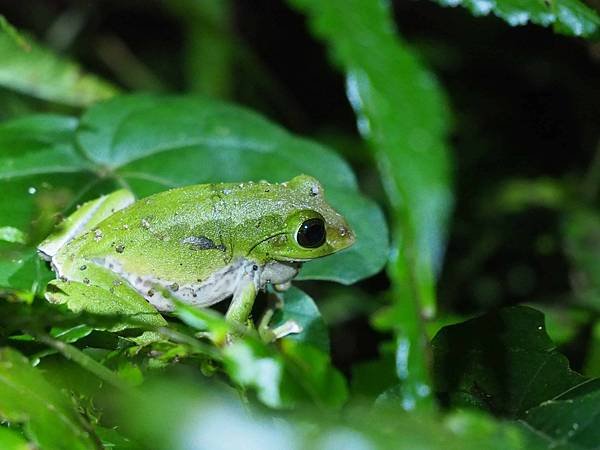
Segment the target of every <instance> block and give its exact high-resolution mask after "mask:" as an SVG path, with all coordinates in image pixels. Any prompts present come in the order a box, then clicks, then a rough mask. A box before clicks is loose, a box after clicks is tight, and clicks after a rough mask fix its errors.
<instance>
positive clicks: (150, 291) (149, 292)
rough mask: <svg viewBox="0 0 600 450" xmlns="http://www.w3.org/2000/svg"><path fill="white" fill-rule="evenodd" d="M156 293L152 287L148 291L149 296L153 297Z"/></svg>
mask: <svg viewBox="0 0 600 450" xmlns="http://www.w3.org/2000/svg"><path fill="white" fill-rule="evenodd" d="M153 295H154V289H150V290H149V291H148V297H152V296H153Z"/></svg>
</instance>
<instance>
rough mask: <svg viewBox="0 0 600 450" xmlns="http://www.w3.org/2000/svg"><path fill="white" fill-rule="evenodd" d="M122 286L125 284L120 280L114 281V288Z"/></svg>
mask: <svg viewBox="0 0 600 450" xmlns="http://www.w3.org/2000/svg"><path fill="white" fill-rule="evenodd" d="M122 284H123V282H122V281H120V280H114V281H113V286H121V285H122Z"/></svg>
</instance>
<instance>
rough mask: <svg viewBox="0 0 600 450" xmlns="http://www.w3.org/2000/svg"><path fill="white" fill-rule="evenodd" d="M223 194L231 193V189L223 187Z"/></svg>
mask: <svg viewBox="0 0 600 450" xmlns="http://www.w3.org/2000/svg"><path fill="white" fill-rule="evenodd" d="M223 194H225V195H229V194H231V189H223Z"/></svg>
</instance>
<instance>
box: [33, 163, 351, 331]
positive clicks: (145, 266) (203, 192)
mask: <svg viewBox="0 0 600 450" xmlns="http://www.w3.org/2000/svg"><path fill="white" fill-rule="evenodd" d="M354 242H355V234H354V232H353V231H352V229H351V227H350V226H349V224H348V222H347V221H346V219H345V218H344V217H343V216H342V215H341V214H340V213H338V212H337V211H336V210H335V209H333V207H332V206H331V205H330V204H329V203H328V202H327V201H326V199H325V193H324V190H323V187H322V185H321V184H320V183H319V181H318V180H317V179H315V178H313V177H311V176H309V175H298V176H296V177H294V178H292V179H291V180H289V181H287V182H281V183H271V182H267V181H264V180H263V181H257V182H252V181H250V182H242V183H211V184H196V185H191V186H184V187H177V188H173V189H170V190H167V191H163V192H159V193H156V194H153V195H150V196H148V197H145V198H141V199H139V200H136V198H135V197H134V195H133V193H132V192H131V191H130V190H128V189H119V190H117V191H114V192H112V193H110V194H107V195H103V196H101V197H99V198H96V199H94V200H91V201H88V202H86V203H84V204H82V205H81V206H80V207H79V208H78V209H76V210H75V211H74V212H73V213H72V214H71V215H70V216H68V217H67V218H66V219H64V220H63V221H62V222H61V223H60V224H59V225H57V227H56V228H55V230H54V231H53V232H52V233H51V234H50V235H49V236H48V237H47V238H46V239H45V240H44V241H43V242H42V243H41V244H40V245H39V246H38V253H39V255H40V256H41V257H42V258H43V259H44V260H46V261H49V263H50V266H51V268H52V270H53V271H54V272H55V275H56V278H57V280H56V283H62V285H63V288H64V286H68V285H73V284H75V285H76V286H77V288H78V289H79V291H80V292H85V288H86V287H87V289H92V288H93V289H95V290H96V295H97V294H98V292H99V293H100V295H101V296H102V298H103V299H104V300H103V301H106V302H111V301H113V302H121V303H122V302H123V301H125V302H129V303H132V302H135V301H138V300H139V299H140V298H143V299H144V300H145V301H146V302H148V303H149V304H150V305H152V307H154V308H155V310H156V311H158V312H160V313H167V314H168V313H172V312H173V310H174V309H175V308H176V305H177V303H178V302H182V303H184V304H187V305H191V306H193V307H198V308H206V307H210V306H212V305H215V304H217V303H219V302H222V301H224V300H226V299H229V298H230V299H231V301H230V304H229V306H228V308H227V311H226V313H225V319H226V320H227V321H228V322H230V323H234V324H238V325H242V326H248V323H249V322H250V319H249V317H250V315H251V311H252V308H253V305H254V302H255V298H256V296H257V295H258V293H259V292H260V291H261V290H264V289H265V288H267V287H268V286H269V285H272V286H273V288H275V289H277V290H285V289H286V288H287V287H289V285H290V283H291V281H292V279H293V278H294V277H296V275H297V274H298V272H299V270H300V268H301V266H302V264H303V263H305V262H307V261H311V260H314V259H316V258H321V257H325V256H328V255H331V254H334V253H336V252H338V251H342V250H344V249H347V248H348V247H350V246H351V245H353V244H354ZM72 287H73V286H71V290H72V291H73V289H72ZM46 297H47V298H48V299H51V298H52V294H51V293H50V294H48V293H47V294H46ZM271 316H272V311H269V314H265V317H264V319H265V320H264V321H261V327H262V329H261V331H264V330H265V329H269V328H268V321H269V320H270V318H271ZM263 322H266V324H265V323H263ZM300 331H302V330H301V327H299V326H298V324H297V323H295V322H294V321H288V322H286V323H284V324H283V325H281V326H280V327H278V328H276V329H273V330H271V333H270V339H277V338H280V337H283V336H285V335H287V334H291V333H297V332H300Z"/></svg>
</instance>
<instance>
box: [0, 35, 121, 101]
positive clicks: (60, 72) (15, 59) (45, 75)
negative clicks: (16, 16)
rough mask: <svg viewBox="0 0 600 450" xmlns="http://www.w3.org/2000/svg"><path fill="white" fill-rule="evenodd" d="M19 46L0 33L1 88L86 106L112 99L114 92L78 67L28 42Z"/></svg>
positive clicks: (110, 87) (9, 37) (105, 83)
mask: <svg viewBox="0 0 600 450" xmlns="http://www.w3.org/2000/svg"><path fill="white" fill-rule="evenodd" d="M27 41H28V42H27V43H26V46H23V45H20V42H19V41H15V40H14V39H13V38H12V37H11V36H9V35H8V34H6V33H3V32H0V60H2V65H1V66H0V86H3V87H5V88H7V89H11V90H14V91H18V92H21V93H24V94H27V95H30V96H32V97H36V98H40V99H43V100H49V101H53V102H57V103H64V104H66V105H72V106H87V105H90V104H92V103H94V102H97V101H99V100H103V99H106V98H109V97H112V96H113V95H115V94H116V93H117V92H118V91H117V88H116V87H114V86H112V85H111V84H109V83H108V82H106V81H104V80H101V79H100V78H98V77H96V76H94V75H90V74H86V73H85V72H84V71H83V70H82V69H81V67H80V66H79V65H78V64H75V63H73V62H71V61H68V60H67V59H65V58H62V57H60V56H58V55H56V54H54V53H53V52H51V51H50V50H48V49H45V48H43V47H41V46H40V45H38V44H36V43H35V42H33V40H32V39H28V40H27Z"/></svg>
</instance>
